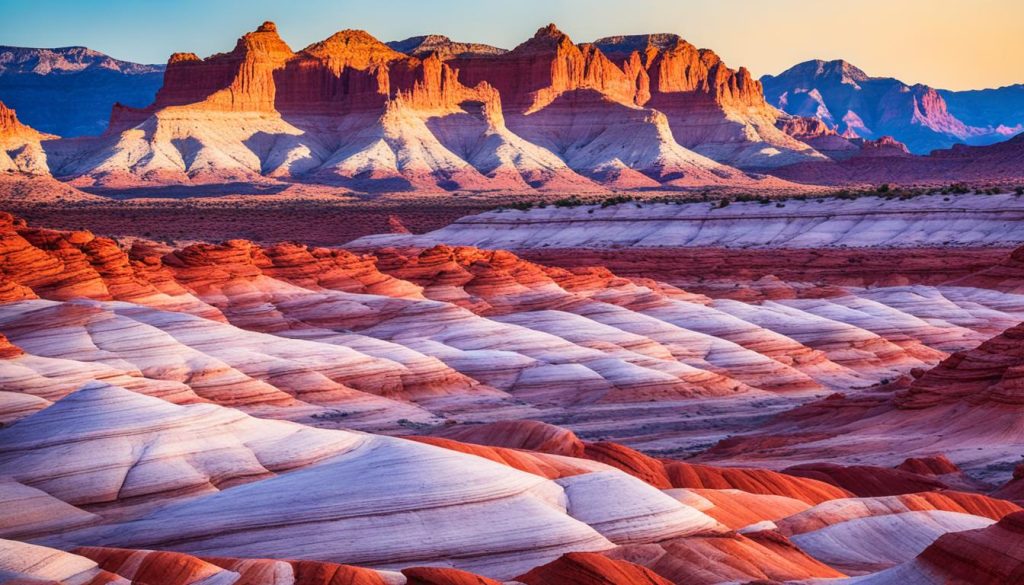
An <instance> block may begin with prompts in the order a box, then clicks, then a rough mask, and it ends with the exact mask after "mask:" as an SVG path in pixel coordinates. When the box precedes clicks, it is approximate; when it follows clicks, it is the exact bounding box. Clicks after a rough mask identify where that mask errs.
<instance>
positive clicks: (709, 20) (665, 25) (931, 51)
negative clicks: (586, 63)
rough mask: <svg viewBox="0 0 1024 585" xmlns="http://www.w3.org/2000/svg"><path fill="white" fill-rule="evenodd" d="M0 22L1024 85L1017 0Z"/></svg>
mask: <svg viewBox="0 0 1024 585" xmlns="http://www.w3.org/2000/svg"><path fill="white" fill-rule="evenodd" d="M0 14H3V15H4V17H3V19H2V20H0V45H15V46H27V47H58V46H69V45H84V46H87V47H90V48H93V49H96V50H99V51H102V52H104V53H107V54H109V55H112V56H114V57H116V58H119V59H124V60H127V61H136V62H143V63H162V62H164V61H166V59H167V57H168V56H169V55H170V54H171V53H173V52H177V51H189V52H193V53H196V54H198V55H200V56H207V55H210V54H213V53H216V52H220V51H227V50H230V49H231V48H232V47H233V46H234V40H235V39H236V38H237V37H239V36H241V35H242V34H243V33H245V32H247V31H249V30H253V29H255V28H256V27H257V26H259V24H260V23H261V22H263V21H264V20H272V21H274V22H276V23H277V25H278V30H279V32H280V33H281V36H282V37H283V38H284V40H285V41H286V42H288V44H289V45H291V47H292V48H293V49H295V50H298V49H300V48H302V47H305V46H306V45H308V44H310V43H312V42H315V41H318V40H321V39H323V38H326V37H328V36H330V35H331V34H332V33H334V32H337V31H339V30H342V29H345V28H361V29H365V30H367V31H369V32H370V33H371V34H373V35H374V36H376V37H377V38H379V39H381V40H383V41H389V40H399V39H403V38H407V37H410V36H415V35H420V34H427V33H437V34H444V35H447V36H449V37H452V38H453V39H456V40H461V41H472V42H481V43H488V44H493V45H497V46H500V47H505V48H512V47H514V46H515V45H516V44H518V43H520V42H522V41H523V40H525V39H527V38H529V37H530V36H532V34H533V33H534V32H535V31H536V30H537V29H538V28H540V27H542V26H544V25H546V24H547V23H549V22H554V23H556V24H557V25H558V27H559V28H560V29H562V30H563V31H565V32H566V33H568V34H569V36H570V37H572V39H573V40H574V41H576V42H586V41H592V40H595V39H597V38H600V37H602V36H609V35H615V34H638V33H651V32H671V33H676V34H679V35H680V36H682V37H683V38H685V39H687V40H688V41H690V42H691V43H693V44H695V45H697V46H699V47H705V48H709V49H713V50H714V51H715V52H717V53H718V54H719V55H721V56H722V58H723V59H724V60H725V62H726V63H727V64H728V65H729V66H731V67H734V68H735V67H739V66H746V67H747V68H748V69H750V70H751V72H752V73H753V74H754V75H756V76H761V75H764V74H776V73H780V72H781V71H783V70H785V69H787V68H788V67H790V66H792V65H795V64H796V63H799V62H802V61H806V60H808V59H828V60H831V59H840V58H841V59H846V60H847V61H850V62H851V63H853V64H854V65H856V66H858V67H860V68H861V69H863V70H864V71H865V72H867V73H868V74H869V75H874V76H891V77H897V78H899V79H901V80H903V81H905V82H908V83H926V84H928V85H931V86H934V87H939V88H946V89H979V88H985V87H998V86H1002V85H1009V84H1013V83H1021V82H1024V34H1022V30H1024V0H858V1H853V0H849V1H844V0H503V1H497V0H372V1H367V0H360V1H356V0H288V1H281V0H104V1H102V2H100V1H96V0H32V1H29V0H0Z"/></svg>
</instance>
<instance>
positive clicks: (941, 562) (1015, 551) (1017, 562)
mask: <svg viewBox="0 0 1024 585" xmlns="http://www.w3.org/2000/svg"><path fill="white" fill-rule="evenodd" d="M916 578H923V579H927V580H928V582H943V583H970V584H972V585H1004V584H1007V583H1022V582H1024V512H1017V513H1015V514H1010V515H1009V516H1006V517H1004V518H1003V519H1002V520H1000V521H999V522H998V523H997V524H995V525H992V526H989V527H988V528H981V529H978V530H968V531H964V532H953V533H949V534H944V535H942V536H940V537H939V539H938V540H936V541H935V542H933V543H932V544H931V545H930V546H929V547H928V548H926V549H925V550H924V552H922V553H921V554H920V555H918V557H917V558H916V559H915V560H914V561H913V562H911V563H907V564H905V565H902V566H900V567H896V568H894V569H892V570H891V571H887V572H886V573H882V574H880V575H879V576H878V578H877V579H876V580H873V581H871V583H877V584H879V585H896V584H897V583H910V582H915V580H916Z"/></svg>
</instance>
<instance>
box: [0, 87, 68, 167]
mask: <svg viewBox="0 0 1024 585" xmlns="http://www.w3.org/2000/svg"><path fill="white" fill-rule="evenodd" d="M52 138H56V136H52V135H50V134H43V133H41V132H37V131H36V130H34V129H32V128H30V127H28V126H26V125H24V124H22V123H21V122H20V121H18V116H17V114H16V113H15V111H14V110H12V109H11V108H9V107H7V106H5V105H4V104H3V102H0V172H9V173H10V172H21V173H28V174H34V175H45V174H47V173H48V172H49V167H48V165H47V162H46V152H45V151H44V150H43V147H42V144H41V142H42V141H43V140H47V139H52Z"/></svg>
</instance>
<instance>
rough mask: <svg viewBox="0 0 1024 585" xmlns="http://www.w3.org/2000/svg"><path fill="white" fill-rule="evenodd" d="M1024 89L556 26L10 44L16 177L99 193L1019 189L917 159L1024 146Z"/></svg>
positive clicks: (9, 140) (10, 143)
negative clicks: (207, 41) (319, 37)
mask: <svg viewBox="0 0 1024 585" xmlns="http://www.w3.org/2000/svg"><path fill="white" fill-rule="evenodd" d="M1022 94H1024V90H1022V86H1014V87H1008V88H1001V89H996V90H983V91H978V92H943V91H939V90H936V89H934V88H931V87H928V86H924V85H914V86H910V85H906V84H904V83H902V82H900V81H898V80H895V79H890V78H875V77H870V76H868V75H867V74H866V73H864V72H863V71H861V70H860V69H857V68H856V67H854V66H852V65H850V64H849V63H846V62H844V61H832V62H824V61H811V62H807V63H803V64H801V65H797V66H796V67H793V68H791V69H789V70H788V71H786V72H784V73H783V74H781V75H778V76H768V77H765V78H763V80H762V81H758V80H757V79H754V78H753V77H752V76H751V74H750V72H749V71H747V69H745V68H743V67H739V68H737V69H732V68H730V67H728V66H727V65H726V64H725V63H724V62H722V60H721V59H720V58H719V57H718V55H716V54H715V53H714V52H713V51H710V50H707V49H698V48H697V47H695V46H694V45H692V44H690V43H688V42H686V41H685V40H683V39H681V38H680V37H678V36H676V35H672V34H651V35H632V36H617V37H608V38H604V39H599V40H597V41H595V42H593V43H580V44H577V43H575V42H573V41H572V40H571V39H570V38H569V37H568V36H567V35H566V34H564V33H563V32H561V31H560V30H558V28H557V27H555V26H554V25H548V26H546V27H543V28H541V29H540V30H538V31H537V33H536V34H535V35H534V36H533V37H532V38H530V39H528V40H526V41H525V42H523V43H521V44H520V45H519V46H517V47H515V48H514V49H512V50H510V51H506V50H504V49H499V48H496V47H491V46H489V45H482V44H474V43H461V42H456V41H452V40H451V39H449V38H447V37H444V36H440V35H429V36H421V37H413V38H410V39H406V40H403V41H397V42H392V43H388V44H385V43H382V42H380V41H379V40H377V39H376V38H374V37H373V36H371V35H370V34H368V33H366V32H364V31H358V30H344V31H341V32H338V33H336V34H334V35H332V36H330V37H328V38H327V39H325V40H323V41H320V42H317V43H313V44H312V45H309V46H308V47H306V48H304V49H301V50H298V51H294V50H292V48H291V47H289V46H288V44H287V43H286V42H285V41H284V40H283V39H282V38H281V37H280V36H279V35H278V32H277V27H276V25H274V24H273V23H270V22H267V23H264V24H263V25H262V26H260V27H259V28H258V29H257V30H255V31H253V32H251V33H248V34H246V35H244V36H243V37H242V38H240V39H238V41H237V42H236V44H235V47H234V49H233V50H231V51H229V52H224V53H218V54H216V55H213V56H211V57H207V58H205V59H202V58H200V57H199V56H197V55H195V54H193V53H176V54H174V55H172V56H171V57H170V58H169V60H168V64H167V65H166V66H158V65H139V64H135V63H128V62H124V61H119V60H116V59H113V58H111V57H108V56H107V55H104V54H102V53H99V52H96V51H92V50H89V49H85V48H81V47H73V48H64V49H18V48H0V101H2V102H4V103H6V104H7V106H9V107H10V109H6V108H5V109H4V112H5V113H4V116H5V119H6V120H7V121H6V122H5V124H4V127H6V128H8V130H7V131H3V129H2V128H0V134H4V132H6V135H0V144H2V145H3V147H4V156H3V157H0V169H4V170H10V171H12V172H13V171H19V172H26V173H34V174H51V175H53V176H55V177H58V178H60V179H62V180H65V181H69V182H72V183H73V184H74V185H77V186H81V187H87V188H92V187H95V188H103V189H121V188H136V187H139V186H159V185H184V184H197V185H203V184H211V183H236V182H282V181H286V182H304V183H316V184H322V185H329V186H332V187H340V188H344V189H350V190H352V191H357V192H385V191H413V192H566V193H591V192H608V191H619V190H630V191H636V190H648V191H652V190H653V191H664V190H677V189H692V188H705V187H730V188H742V189H773V188H784V189H785V188H791V187H795V185H793V184H792V183H788V182H786V181H787V180H788V181H797V182H802V183H803V182H809V183H816V184H817V183H823V184H839V183H844V182H849V181H854V180H856V181H858V182H868V183H870V182H872V181H873V177H874V176H875V175H876V174H878V173H876V170H877V169H878V167H879V166H880V165H879V164H878V162H877V161H878V160H879V159H880V158H891V159H894V160H897V159H898V160H900V161H902V162H900V163H899V165H896V166H892V165H890V166H889V167H887V168H889V170H894V172H890V173H884V176H885V177H886V178H887V179H888V180H891V181H899V180H900V177H901V176H902V175H901V174H900V173H901V172H903V171H904V170H905V174H906V176H907V177H908V180H909V177H913V180H915V181H929V180H931V179H932V178H936V177H942V179H941V180H947V178H948V177H949V173H946V172H944V171H943V169H947V168H954V167H955V168H957V169H968V170H970V171H971V173H970V176H971V178H972V179H975V178H980V179H984V178H985V177H986V176H988V174H989V172H988V170H986V169H991V171H992V173H991V175H992V177H993V178H997V179H999V180H1013V181H1016V180H1017V178H1018V177H1024V169H1021V168H1019V165H1017V164H1016V161H1017V160H1018V157H1017V155H1016V153H1017V152H1018V151H1019V150H1021V142H1020V141H1014V142H1011V143H1009V146H1008V147H1007V148H1003V149H995V150H985V151H982V150H978V151H975V150H970V148H971V147H965V148H967V150H962V149H961V150H955V151H954V152H952V153H945V154H943V153H938V154H937V155H936V157H937V158H936V157H913V156H911V153H919V154H920V153H928V152H930V151H932V150H935V149H946V148H949V147H950V146H952V145H954V144H959V143H966V144H969V145H975V146H978V147H981V146H984V145H989V144H993V143H997V142H1003V141H1005V140H1007V139H1009V138H1011V137H1012V136H1013V135H1015V134H1016V133H1017V132H1019V131H1020V130H1021V129H1022V128H1024V117H1022V116H1021V111H1022V109H1024V105H1022V104H1024V99H1022ZM773 106H775V107H773ZM12 110H16V111H17V115H15V113H14V111H12ZM108 122H109V127H108ZM37 131H38V132H37ZM100 134H102V135H100ZM52 135H59V136H63V137H76V136H81V135H94V137H91V138H86V139H76V140H58V139H56V138H55V137H54V136H52ZM908 149H909V152H908ZM974 157H983V158H984V161H985V164H984V165H982V166H975V165H972V162H971V161H972V160H973V158H974ZM918 159H922V160H918ZM954 163H955V164H954ZM893 164H895V163H893ZM896 171H899V172H896ZM878 176H882V175H878ZM954 179H955V177H954ZM936 180H938V179H936Z"/></svg>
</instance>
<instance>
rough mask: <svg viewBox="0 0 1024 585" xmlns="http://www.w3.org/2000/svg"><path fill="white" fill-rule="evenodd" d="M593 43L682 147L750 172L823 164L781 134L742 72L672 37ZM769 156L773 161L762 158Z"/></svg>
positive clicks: (774, 115)
mask: <svg viewBox="0 0 1024 585" xmlns="http://www.w3.org/2000/svg"><path fill="white" fill-rule="evenodd" d="M594 44H595V46H596V47H598V48H599V49H600V50H601V51H603V52H604V53H605V54H607V55H608V56H609V57H610V58H611V59H612V60H613V61H615V62H616V63H619V64H621V65H622V67H623V68H625V69H626V70H627V71H629V72H633V73H634V75H635V76H636V77H635V79H636V81H635V84H636V85H637V87H638V88H640V89H639V91H638V94H639V96H640V97H641V98H642V97H644V96H647V95H649V96H650V97H649V99H648V100H643V99H640V100H639V103H642V104H645V105H647V106H648V107H651V108H654V109H656V110H658V111H661V112H664V113H665V114H666V115H667V117H668V121H669V125H670V126H671V128H672V132H673V134H674V136H675V137H676V139H677V140H678V141H679V143H680V144H682V145H683V146H686V147H687V148H692V149H694V150H696V151H697V152H700V153H702V154H705V155H707V156H709V157H711V158H713V159H715V160H718V161H721V162H724V163H727V164H732V165H737V166H740V167H750V168H766V167H775V166H780V165H784V164H792V163H794V162H796V161H799V160H805V159H814V158H823V157H821V156H820V155H819V154H818V153H816V152H815V151H814V150H813V149H812V148H810V147H809V146H807V145H806V144H804V143H802V142H800V141H798V140H794V139H792V138H790V137H789V136H787V135H786V134H785V133H783V132H781V131H779V130H778V129H777V128H776V127H775V123H776V119H777V117H778V113H777V111H776V110H775V109H774V108H771V107H770V106H768V104H767V103H766V102H765V99H764V94H763V90H762V88H761V84H760V82H758V81H757V80H755V79H753V77H752V76H751V75H750V72H749V71H748V70H747V69H746V68H744V67H740V68H739V69H737V70H733V69H729V68H728V67H727V66H726V65H725V63H723V62H722V60H721V58H720V57H719V56H718V55H716V54H715V53H714V52H713V51H710V50H707V49H697V47H695V46H693V45H692V44H690V43H688V42H686V41H684V40H683V39H681V38H679V37H678V36H676V35H670V34H656V35H636V36H622V37H608V38H604V39H600V40H598V41H595V43H594ZM641 72H642V73H641ZM645 82H646V85H647V86H648V87H647V88H646V89H645V88H643V86H644V85H645ZM769 149H771V150H774V154H765V152H764V151H767V150H769Z"/></svg>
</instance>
